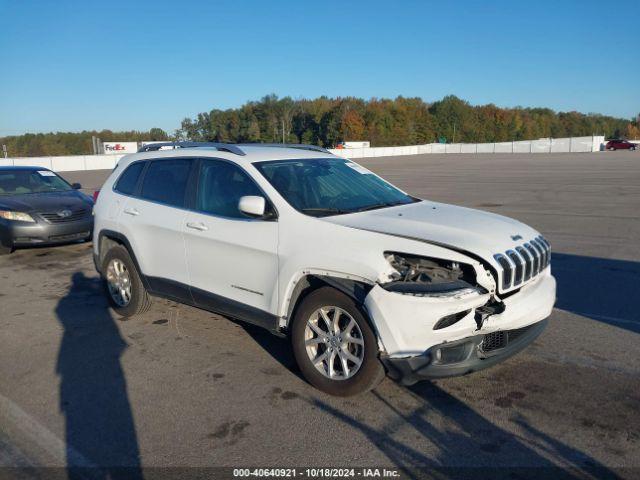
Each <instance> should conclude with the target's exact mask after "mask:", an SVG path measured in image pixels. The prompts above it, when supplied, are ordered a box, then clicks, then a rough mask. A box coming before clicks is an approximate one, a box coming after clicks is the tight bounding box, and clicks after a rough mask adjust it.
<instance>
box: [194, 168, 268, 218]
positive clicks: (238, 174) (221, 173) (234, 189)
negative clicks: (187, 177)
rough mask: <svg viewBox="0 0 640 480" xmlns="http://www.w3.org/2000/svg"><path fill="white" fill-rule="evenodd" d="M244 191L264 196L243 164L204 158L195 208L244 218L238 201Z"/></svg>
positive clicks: (246, 193)
mask: <svg viewBox="0 0 640 480" xmlns="http://www.w3.org/2000/svg"><path fill="white" fill-rule="evenodd" d="M245 195H258V196H264V194H263V193H262V192H261V191H260V189H259V188H258V187H257V186H256V184H255V183H254V182H253V180H252V179H251V178H250V177H249V175H247V173H245V172H244V170H242V169H241V168H240V167H237V166H235V165H233V164H231V163H228V162H221V161H219V160H203V161H202V170H201V171H200V175H199V179H198V198H197V200H196V208H197V210H198V211H200V212H204V213H210V214H213V215H219V216H222V217H229V218H243V219H246V218H247V217H246V215H244V214H243V213H242V212H241V211H240V210H239V209H238V202H239V201H240V198H241V197H244V196H245Z"/></svg>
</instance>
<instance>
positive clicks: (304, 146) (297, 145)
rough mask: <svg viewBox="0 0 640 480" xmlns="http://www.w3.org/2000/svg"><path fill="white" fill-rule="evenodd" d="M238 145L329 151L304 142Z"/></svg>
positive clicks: (240, 145)
mask: <svg viewBox="0 0 640 480" xmlns="http://www.w3.org/2000/svg"><path fill="white" fill-rule="evenodd" d="M237 145H238V146H239V147H274V148H297V149H298V150H311V151H312V152H322V153H331V152H330V151H329V150H327V149H326V148H322V147H319V146H317V145H307V144H305V143H238V144H237Z"/></svg>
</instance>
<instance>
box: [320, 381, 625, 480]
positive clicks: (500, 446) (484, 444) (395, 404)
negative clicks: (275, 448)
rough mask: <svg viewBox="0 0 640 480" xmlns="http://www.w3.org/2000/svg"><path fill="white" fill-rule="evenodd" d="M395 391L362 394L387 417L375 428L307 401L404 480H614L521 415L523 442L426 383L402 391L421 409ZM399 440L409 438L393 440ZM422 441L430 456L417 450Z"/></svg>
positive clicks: (602, 468)
mask: <svg viewBox="0 0 640 480" xmlns="http://www.w3.org/2000/svg"><path fill="white" fill-rule="evenodd" d="M400 388H402V387H400V386H393V387H392V388H391V389H389V388H378V389H377V390H374V391H373V392H371V394H370V397H368V398H369V399H368V401H377V402H379V405H380V407H381V408H384V409H386V410H387V412H388V413H391V419H390V420H389V421H387V422H386V423H385V424H383V425H382V426H379V427H377V428H376V427H372V426H370V425H367V424H366V423H364V422H363V421H361V420H359V419H358V418H357V417H353V416H351V415H349V414H347V413H345V412H344V411H342V410H341V409H340V407H339V406H337V407H334V406H332V405H330V404H329V403H327V402H325V401H323V400H320V399H319V398H314V399H310V400H309V402H310V403H311V405H313V406H315V407H316V408H318V409H320V410H322V411H324V412H326V413H328V414H330V415H332V416H334V417H335V418H337V419H339V420H341V421H343V422H344V423H346V424H348V425H350V426H351V427H353V428H354V429H357V430H359V431H360V432H361V433H362V434H364V435H365V437H366V438H367V439H368V441H369V442H371V444H373V445H375V446H376V447H377V448H378V449H379V450H380V451H381V452H382V453H383V454H384V455H385V456H386V457H387V458H388V459H389V461H390V462H392V463H393V464H395V465H397V466H399V467H400V469H401V470H402V471H403V472H404V474H405V475H406V476H407V477H409V478H423V477H424V476H425V474H428V477H429V478H438V479H449V478H455V479H459V478H469V479H474V480H477V479H478V478H492V479H498V478H520V479H525V478H526V479H529V478H530V479H536V480H537V479H544V478H553V479H559V478H562V479H573V478H576V479H584V478H619V477H618V476H617V475H616V474H615V473H614V472H613V471H612V470H610V469H608V468H607V467H605V466H604V465H602V464H600V463H598V462H597V461H595V460H594V459H592V458H591V457H589V456H588V455H586V454H584V453H583V452H580V451H578V450H576V449H574V448H572V447H570V446H568V445H565V444H563V443H562V442H560V441H558V440H555V439H552V438H550V437H549V436H547V435H546V434H544V433H542V432H539V431H538V430H536V429H535V428H533V427H532V426H530V425H528V424H527V422H526V420H525V419H524V418H523V417H521V416H520V417H519V418H517V419H516V421H515V422H514V423H516V424H517V425H519V426H520V427H522V429H523V430H524V431H525V432H526V437H525V436H521V435H519V434H513V433H512V432H509V431H507V430H505V429H503V428H501V427H499V426H497V425H495V424H493V423H492V422H491V421H489V420H488V419H487V418H485V417H484V416H482V415H481V414H479V413H477V412H476V411H475V410H474V409H472V408H471V407H470V406H468V405H466V404H465V403H464V402H463V401H461V400H459V399H457V398H456V397H454V396H453V395H451V394H449V393H447V392H446V391H444V390H442V389H441V388H439V387H438V386H437V385H435V384H433V383H431V382H421V383H418V384H416V385H414V386H412V387H409V388H407V389H406V392H407V393H408V394H409V395H411V396H412V403H415V402H417V403H418V404H419V406H418V407H415V408H413V407H408V405H407V402H406V400H403V399H402V398H401V397H402V395H401V396H400V397H399V396H398V395H397V394H396V392H390V391H389V390H398V389H400ZM390 393H391V394H390ZM363 398H365V397H363ZM385 416H387V415H385ZM396 434H397V435H396ZM416 434H417V435H416ZM401 435H403V436H404V438H407V437H410V438H411V439H412V440H410V441H408V442H406V441H402V440H399V439H397V437H400V436H401ZM425 440H426V441H427V442H429V444H430V445H431V448H430V451H434V450H435V452H436V453H435V454H428V453H426V452H424V451H422V449H421V448H420V447H419V445H420V444H424V441H425Z"/></svg>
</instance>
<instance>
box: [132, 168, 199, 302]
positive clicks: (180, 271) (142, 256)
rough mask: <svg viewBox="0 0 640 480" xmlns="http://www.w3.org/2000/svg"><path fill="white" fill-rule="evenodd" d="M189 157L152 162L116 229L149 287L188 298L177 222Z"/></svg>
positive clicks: (180, 222) (181, 217) (182, 212)
mask: <svg viewBox="0 0 640 480" xmlns="http://www.w3.org/2000/svg"><path fill="white" fill-rule="evenodd" d="M193 164H194V160H193V159H189V158H168V159H158V160H151V161H148V162H147V166H146V168H145V171H144V173H143V178H142V180H141V182H140V185H139V186H138V187H137V192H136V195H134V196H130V197H128V199H127V201H126V202H125V203H124V205H123V207H122V212H121V213H120V216H119V219H120V230H121V231H122V232H123V234H124V235H125V236H126V237H127V239H128V240H129V243H130V244H131V247H132V248H133V251H134V253H135V256H136V259H137V260H138V263H139V266H140V269H141V271H142V273H143V274H144V275H145V276H147V279H148V281H149V286H150V288H151V290H152V291H154V292H156V293H160V294H163V295H165V296H168V297H171V298H174V299H176V300H180V301H189V302H191V297H190V294H189V287H188V283H189V276H188V274H187V266H186V260H185V251H184V238H183V235H182V226H183V223H184V219H185V216H186V214H187V211H186V210H185V202H186V195H187V185H188V179H189V176H190V173H191V168H192V165H193Z"/></svg>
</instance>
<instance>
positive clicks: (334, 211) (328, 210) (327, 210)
mask: <svg viewBox="0 0 640 480" xmlns="http://www.w3.org/2000/svg"><path fill="white" fill-rule="evenodd" d="M300 211H301V212H302V213H310V214H312V215H313V214H314V213H319V214H324V215H323V216H327V215H340V214H342V213H347V212H345V211H344V210H340V209H339V208H332V207H308V208H301V209H300Z"/></svg>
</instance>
